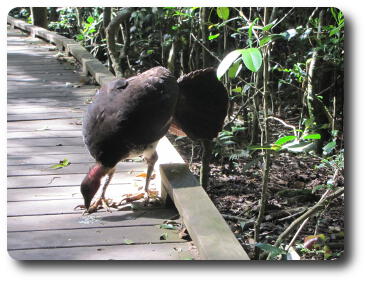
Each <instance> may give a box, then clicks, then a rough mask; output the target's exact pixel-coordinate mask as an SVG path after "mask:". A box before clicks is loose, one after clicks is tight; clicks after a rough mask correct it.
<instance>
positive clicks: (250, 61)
mask: <svg viewBox="0 0 367 283" xmlns="http://www.w3.org/2000/svg"><path fill="white" fill-rule="evenodd" d="M240 53H241V54H242V61H243V63H244V64H245V66H246V67H247V68H248V69H249V70H250V71H252V72H254V73H255V72H257V71H258V70H259V69H260V67H261V64H262V55H261V52H260V50H259V49H258V48H247V49H241V50H240Z"/></svg>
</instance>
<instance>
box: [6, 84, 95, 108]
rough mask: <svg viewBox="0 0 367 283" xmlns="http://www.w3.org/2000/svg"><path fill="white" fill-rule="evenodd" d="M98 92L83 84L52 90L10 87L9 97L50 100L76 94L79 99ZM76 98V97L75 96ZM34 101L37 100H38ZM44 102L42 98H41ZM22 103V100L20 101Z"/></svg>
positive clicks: (68, 97)
mask: <svg viewBox="0 0 367 283" xmlns="http://www.w3.org/2000/svg"><path fill="white" fill-rule="evenodd" d="M95 94H96V88H94V87H92V88H86V87H85V86H83V88H73V87H70V88H69V87H66V86H63V87H60V88H54V89H53V91H52V92H50V89H47V88H46V87H44V88H37V89H29V90H28V91H24V90H23V89H21V88H20V89H18V88H16V89H13V90H11V89H9V90H8V101H9V99H14V98H17V99H24V98H41V99H42V98H44V99H45V101H49V100H51V99H54V98H59V97H65V98H67V99H68V100H70V98H71V97H72V96H75V99H78V98H79V97H85V96H90V97H93V96H95ZM73 100H74V97H73ZM34 102H37V101H36V100H35V101H34ZM40 102H42V100H40ZM18 103H19V104H20V103H21V102H20V101H19V102H18Z"/></svg>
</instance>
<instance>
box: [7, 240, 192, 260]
mask: <svg viewBox="0 0 367 283" xmlns="http://www.w3.org/2000/svg"><path fill="white" fill-rule="evenodd" d="M9 255H10V256H11V257H13V258H14V259H17V260H187V259H195V258H197V255H196V254H195V253H193V252H192V250H191V246H190V245H189V244H188V243H159V244H149V245H114V246H97V247H75V248H58V249H57V248H56V249H55V248H53V249H49V250H47V249H31V250H16V251H9Z"/></svg>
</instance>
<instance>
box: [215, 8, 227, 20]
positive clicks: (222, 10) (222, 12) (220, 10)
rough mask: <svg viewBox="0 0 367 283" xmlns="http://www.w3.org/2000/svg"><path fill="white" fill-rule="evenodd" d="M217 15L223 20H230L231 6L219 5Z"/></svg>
mask: <svg viewBox="0 0 367 283" xmlns="http://www.w3.org/2000/svg"><path fill="white" fill-rule="evenodd" d="M217 15H218V17H219V18H220V19H222V20H224V21H225V20H228V17H229V8H228V7H218V8H217Z"/></svg>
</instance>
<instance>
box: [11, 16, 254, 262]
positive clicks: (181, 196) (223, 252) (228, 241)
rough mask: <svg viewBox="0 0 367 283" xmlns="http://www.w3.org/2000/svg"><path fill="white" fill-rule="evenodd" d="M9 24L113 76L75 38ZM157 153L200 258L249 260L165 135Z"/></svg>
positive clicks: (166, 188) (100, 77)
mask: <svg viewBox="0 0 367 283" xmlns="http://www.w3.org/2000/svg"><path fill="white" fill-rule="evenodd" d="M8 23H9V24H10V25H12V26H13V27H17V28H19V29H22V30H25V31H27V32H29V33H31V34H32V35H33V36H37V37H40V38H42V39H44V40H47V41H48V42H51V43H53V44H55V45H56V46H57V48H58V49H60V50H67V51H68V52H69V53H70V54H71V55H73V56H74V57H75V58H76V59H77V60H78V61H79V62H80V63H81V64H82V66H83V71H84V72H85V73H89V74H91V75H92V76H93V77H94V78H95V80H96V81H97V82H98V83H99V84H100V85H101V84H103V83H105V82H107V81H109V80H112V79H114V76H113V75H112V73H110V72H109V71H108V70H107V69H106V68H105V66H104V65H103V64H102V63H101V62H99V61H98V60H97V59H95V58H94V57H93V56H92V55H91V54H90V53H89V52H88V51H87V50H86V49H84V48H83V47H82V46H80V45H79V44H78V43H77V42H75V41H74V40H71V39H68V38H65V37H63V36H61V35H58V34H57V33H55V32H51V31H48V30H46V29H43V28H40V27H36V26H33V25H31V24H27V23H25V22H23V21H21V20H17V19H14V18H12V17H10V16H8ZM157 152H158V156H159V159H158V162H157V164H156V168H155V170H156V172H160V174H157V178H161V181H160V182H158V180H157V183H158V184H159V183H160V184H161V192H162V195H164V196H167V197H168V196H169V197H170V198H171V199H172V200H173V202H174V204H175V206H176V208H177V210H178V211H179V213H180V215H181V216H182V219H183V221H184V223H185V225H186V227H187V229H188V231H189V233H190V236H191V237H192V239H193V240H194V242H195V245H196V246H197V247H198V250H199V254H200V259H204V260H249V257H248V255H247V254H246V252H245V251H244V250H243V248H242V247H241V245H240V244H239V242H238V241H237V239H236V238H235V236H234V234H233V233H232V231H231V229H230V228H229V227H228V225H227V224H226V222H225V220H224V219H223V217H222V216H221V214H220V213H219V211H218V210H217V209H216V207H215V206H214V204H213V203H212V202H211V200H210V198H209V197H208V195H207V194H206V192H205V191H204V189H203V188H202V187H201V186H200V184H199V183H198V181H197V180H196V178H195V177H194V176H193V175H192V173H191V172H190V170H189V168H188V167H187V165H186V164H185V162H184V161H183V159H182V158H181V156H180V155H179V154H178V152H177V151H176V150H175V148H174V147H173V146H172V144H171V143H170V142H169V141H168V139H167V138H166V137H163V138H162V139H161V140H160V142H159V143H158V146H157Z"/></svg>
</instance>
